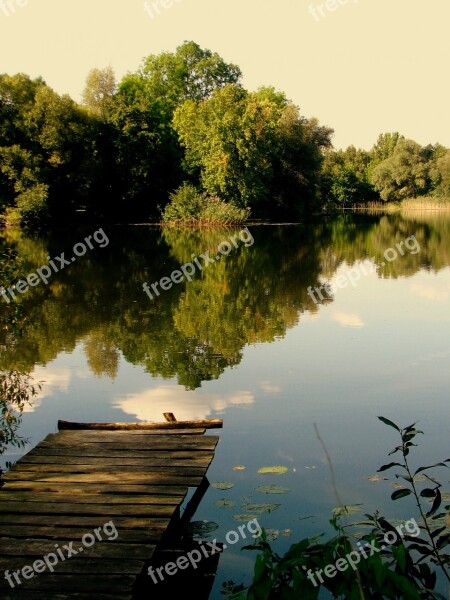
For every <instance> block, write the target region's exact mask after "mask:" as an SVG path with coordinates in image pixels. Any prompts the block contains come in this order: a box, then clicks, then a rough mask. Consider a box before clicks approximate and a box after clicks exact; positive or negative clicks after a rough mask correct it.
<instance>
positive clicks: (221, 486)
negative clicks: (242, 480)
mask: <svg viewBox="0 0 450 600" xmlns="http://www.w3.org/2000/svg"><path fill="white" fill-rule="evenodd" d="M211 486H212V487H213V488H215V489H216V490H231V488H233V487H234V483H231V482H230V481H215V482H214V483H212V484H211Z"/></svg>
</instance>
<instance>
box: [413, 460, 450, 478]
mask: <svg viewBox="0 0 450 600" xmlns="http://www.w3.org/2000/svg"><path fill="white" fill-rule="evenodd" d="M445 462H447V461H445ZM445 462H440V463H437V464H435V465H430V466H429V467H420V468H419V469H417V471H416V472H415V473H414V475H417V473H421V472H422V471H427V470H428V469H434V468H436V467H446V468H447V469H448V465H446V464H445Z"/></svg>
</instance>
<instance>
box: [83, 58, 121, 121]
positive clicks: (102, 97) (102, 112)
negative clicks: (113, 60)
mask: <svg viewBox="0 0 450 600" xmlns="http://www.w3.org/2000/svg"><path fill="white" fill-rule="evenodd" d="M116 89H117V85H116V77H115V75H114V71H113V69H112V68H111V67H106V68H105V69H92V70H91V71H90V72H89V74H88V76H87V78H86V86H85V88H84V91H83V104H84V105H85V106H87V107H88V108H89V109H90V110H91V111H92V112H93V113H94V114H96V115H98V116H101V117H105V116H106V114H107V112H108V110H109V108H110V107H111V103H112V99H113V97H114V94H115V93H116Z"/></svg>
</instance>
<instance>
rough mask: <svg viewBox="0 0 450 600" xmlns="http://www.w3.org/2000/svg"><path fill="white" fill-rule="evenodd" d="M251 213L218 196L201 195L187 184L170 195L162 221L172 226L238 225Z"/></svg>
mask: <svg viewBox="0 0 450 600" xmlns="http://www.w3.org/2000/svg"><path fill="white" fill-rule="evenodd" d="M249 212H250V211H249V210H248V209H243V208H238V207H237V206H235V205H234V204H232V203H231V202H224V201H223V200H221V199H220V198H218V197H216V196H208V195H207V194H205V193H201V192H199V191H198V190H197V189H196V188H195V187H194V186H193V185H192V184H190V183H186V182H185V183H183V184H182V185H181V186H180V187H179V188H178V189H177V190H176V191H175V192H173V193H172V194H171V195H170V202H169V204H168V205H167V206H166V207H165V209H164V211H163V213H162V221H163V223H164V224H165V225H172V226H179V225H184V226H191V227H192V226H197V227H216V226H219V225H237V224H240V223H243V222H244V221H246V220H247V219H248V217H249Z"/></svg>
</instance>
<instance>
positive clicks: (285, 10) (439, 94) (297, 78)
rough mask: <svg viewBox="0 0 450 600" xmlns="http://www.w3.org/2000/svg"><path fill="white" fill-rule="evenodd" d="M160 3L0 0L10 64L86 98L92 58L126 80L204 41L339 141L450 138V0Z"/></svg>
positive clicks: (4, 58)
mask: <svg viewBox="0 0 450 600" xmlns="http://www.w3.org/2000/svg"><path fill="white" fill-rule="evenodd" d="M153 2H158V6H159V7H160V8H159V11H160V14H159V15H157V14H156V11H155V14H154V17H153V18H152V17H151V16H150V15H149V14H148V13H147V12H145V10H144V0H127V1H125V0H0V57H1V58H0V73H2V72H3V73H9V74H14V73H17V72H23V73H27V74H29V75H31V76H33V77H34V76H38V75H41V76H42V77H43V78H44V80H45V81H46V82H47V84H48V85H50V86H51V87H53V88H54V89H55V90H56V91H57V92H59V93H68V94H70V95H71V96H72V97H73V98H74V99H75V100H79V99H80V94H81V92H82V90H83V87H84V81H85V78H86V75H87V73H88V72H89V70H90V69H91V68H93V67H105V66H107V65H111V66H112V67H113V68H114V70H115V72H116V75H117V77H118V78H119V79H120V77H122V76H123V75H124V74H125V73H126V72H127V71H134V70H136V69H137V68H138V66H139V65H140V64H141V61H142V59H143V58H144V57H145V56H147V55H149V54H154V53H159V52H161V51H163V50H168V51H174V50H175V49H176V47H177V46H179V45H180V44H182V43H183V41H185V40H194V41H195V42H197V43H198V44H199V45H200V46H202V47H203V48H208V49H210V50H213V51H216V52H218V53H219V54H220V55H221V56H222V57H223V58H224V59H225V60H226V61H228V62H234V63H236V64H238V65H239V66H240V68H241V70H242V71H243V74H244V79H243V83H244V85H245V86H246V87H247V88H248V89H250V90H253V89H256V88H257V87H259V86H261V85H273V86H275V87H276V88H277V89H279V90H282V91H284V92H285V93H286V94H287V96H288V98H290V99H291V100H293V101H294V102H295V104H297V105H298V106H300V109H301V111H302V113H303V114H304V115H305V116H307V117H311V116H316V117H317V118H318V119H319V121H320V122H321V124H324V125H328V126H330V127H332V128H334V130H335V137H334V145H335V147H337V148H339V147H345V146H347V145H349V144H354V145H355V146H357V147H363V148H370V147H371V146H372V145H373V144H374V143H375V141H376V138H377V137H378V134H379V133H382V132H388V131H400V133H402V134H403V135H405V136H406V137H408V138H412V139H415V140H416V141H418V142H419V143H421V144H427V143H436V142H440V143H442V144H444V145H446V146H449V147H450V124H449V119H448V112H449V107H450V83H449V67H450V60H449V58H450V35H449V24H450V0H347V2H346V1H345V0H328V2H327V3H326V2H325V0H277V1H275V0H271V1H269V0H149V4H151V3H153ZM341 2H342V4H341ZM8 3H9V8H8ZM20 4H23V6H20ZM163 4H165V5H166V6H167V8H163ZM170 5H172V6H170ZM326 5H328V6H331V7H333V6H335V10H334V11H330V10H328V9H327V8H326ZM2 6H3V8H2ZM11 7H12V9H14V12H13V10H12V9H11ZM320 7H322V8H320ZM313 9H314V10H313ZM321 12H322V15H323V16H322V15H321ZM5 13H8V14H5ZM314 15H315V16H314Z"/></svg>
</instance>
